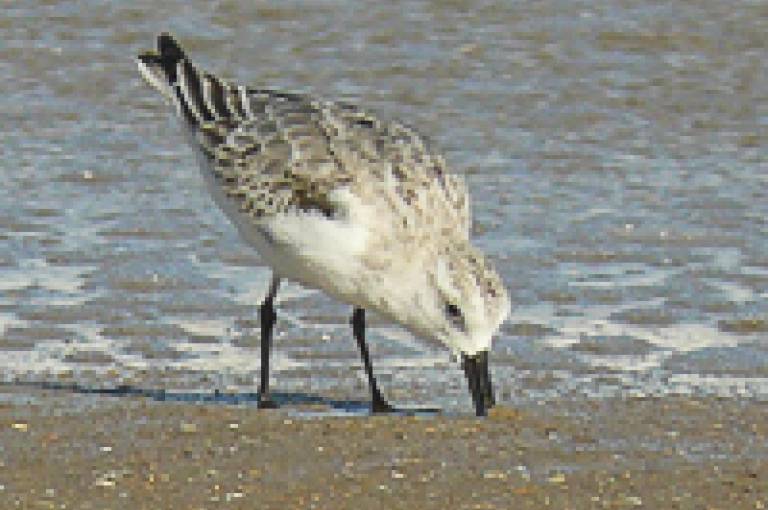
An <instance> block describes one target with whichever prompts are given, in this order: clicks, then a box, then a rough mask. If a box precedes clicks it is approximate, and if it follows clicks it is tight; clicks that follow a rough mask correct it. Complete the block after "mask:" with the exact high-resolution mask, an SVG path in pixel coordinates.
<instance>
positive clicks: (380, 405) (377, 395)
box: [352, 308, 395, 413]
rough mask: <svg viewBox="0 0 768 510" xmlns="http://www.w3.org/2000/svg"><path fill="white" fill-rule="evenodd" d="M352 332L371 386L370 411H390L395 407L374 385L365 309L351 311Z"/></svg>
mask: <svg viewBox="0 0 768 510" xmlns="http://www.w3.org/2000/svg"><path fill="white" fill-rule="evenodd" d="M352 333H353V334H354V335H355V340H357V346H358V347H360V356H362V358H363V364H364V365H365V373H366V374H368V386H370V388H371V411H373V412H374V413H391V412H392V411H394V410H395V408H394V407H392V406H391V405H389V404H388V403H387V401H386V400H384V397H382V396H381V392H379V387H378V386H377V385H376V378H375V377H374V376H373V367H372V366H371V358H370V357H369V356H368V346H366V345H365V310H363V309H362V308H355V310H354V311H353V312H352Z"/></svg>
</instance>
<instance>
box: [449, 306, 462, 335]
mask: <svg viewBox="0 0 768 510" xmlns="http://www.w3.org/2000/svg"><path fill="white" fill-rule="evenodd" d="M445 316H446V318H447V319H448V321H449V322H450V323H451V324H452V325H453V327H455V328H456V329H458V330H461V331H464V330H465V329H466V326H465V324H464V315H463V314H462V313H461V309H459V307H458V306H456V305H454V304H453V303H446V304H445Z"/></svg>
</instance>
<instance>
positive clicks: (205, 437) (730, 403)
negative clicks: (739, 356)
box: [0, 386, 768, 510]
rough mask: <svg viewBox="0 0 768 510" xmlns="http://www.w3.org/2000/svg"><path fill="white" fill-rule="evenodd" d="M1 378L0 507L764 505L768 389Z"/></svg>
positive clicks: (767, 469) (767, 486) (766, 504)
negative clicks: (219, 389)
mask: <svg viewBox="0 0 768 510" xmlns="http://www.w3.org/2000/svg"><path fill="white" fill-rule="evenodd" d="M0 391H2V393H0V445H1V446H0V488H1V490H0V508H82V509H87V508H94V509H95V508H99V509H102V508H130V509H143V508H146V509H150V508H152V509H155V508H189V509H203V508H275V509H287V508H339V509H346V508H350V509H352V508H354V509H363V508H414V509H416V508H419V509H421V508H440V509H448V508H450V509H453V508H467V509H470V508H472V509H493V508H547V507H549V508H558V509H567V508H572V509H580V508H657V509H661V508H664V509H721V508H722V509H725V508H727V509H729V510H731V509H762V508H766V507H768V445H767V444H766V437H768V419H767V418H768V405H767V404H765V403H760V402H755V401H749V400H738V399H717V398H704V397H702V398H689V397H667V398H663V399H647V398H646V399H613V400H594V399H585V398H583V397H578V396H572V397H570V398H566V397H563V398H561V399H559V400H557V401H549V402H546V403H543V402H542V403H541V404H542V405H535V404H533V405H530V406H526V407H522V408H518V409H513V408H511V407H509V406H501V407H497V408H496V409H494V412H493V413H492V415H491V416H490V417H489V418H487V419H475V418H472V417H468V416H466V417H464V416H429V417H424V416H421V417H418V416H416V417H415V416H374V417H371V416H354V415H349V416H341V417H339V416H329V415H328V413H327V411H328V409H327V408H323V407H320V406H318V407H307V408H304V409H299V408H296V407H292V406H291V407H286V408H283V409H279V410H274V411H259V410H257V409H255V408H254V407H253V406H234V405H222V404H184V403H171V402H157V401H154V400H152V399H148V398H140V397H125V398H116V397H105V396H92V395H78V394H73V393H72V392H67V391H46V390H30V389H27V388H16V387H13V386H8V387H5V388H3V389H2V390H0ZM300 412H303V413H305V414H303V415H302V416H301V417H298V416H297V413H300ZM313 413H314V414H315V416H312V415H313Z"/></svg>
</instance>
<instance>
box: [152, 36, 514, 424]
mask: <svg viewBox="0 0 768 510" xmlns="http://www.w3.org/2000/svg"><path fill="white" fill-rule="evenodd" d="M137 62H138V66H139V70H140V72H141V74H142V76H143V77H144V78H145V79H146V81H147V82H149V84H150V85H152V86H153V87H154V88H156V89H157V90H158V91H159V92H160V93H161V94H162V95H163V96H165V98H166V99H167V100H168V101H170V102H171V103H172V104H173V105H175V107H176V111H177V113H178V116H179V117H180V118H181V120H182V124H183V125H184V127H185V132H186V134H187V136H188V139H189V141H190V143H191V144H192V146H193V147H194V148H195V149H196V152H197V155H198V159H199V162H200V168H201V172H202V174H203V177H204V179H205V181H206V183H207V185H208V189H209V191H210V192H211V194H212V195H213V197H214V199H215V201H216V203H217V204H218V205H219V207H221V208H222V209H223V210H224V212H225V214H226V215H227V216H228V217H229V219H230V220H231V221H232V222H233V223H234V224H235V226H236V227H237V229H238V231H239V232H240V234H241V236H242V237H243V238H244V239H245V240H246V241H247V242H248V243H250V244H251V245H252V246H253V247H254V248H255V249H256V250H257V251H258V252H259V254H260V255H261V257H262V258H263V259H264V260H265V261H266V262H267V263H268V264H269V265H270V266H271V268H272V270H273V276H272V281H271V284H270V287H269V291H268V293H267V296H266V298H265V300H264V302H263V303H262V304H261V308H260V318H261V381H260V387H259V392H260V399H259V406H260V407H273V406H274V402H273V401H272V400H271V399H270V395H269V350H270V346H271V343H272V328H273V326H274V323H275V320H276V314H275V308H274V299H275V295H276V294H277V291H278V287H279V285H280V280H281V279H290V280H293V281H296V282H298V283H300V284H302V285H304V286H307V287H310V288H315V289H320V290H322V291H324V292H325V293H327V294H329V295H330V296H332V297H334V298H336V299H338V300H340V301H342V302H344V303H348V304H350V305H352V306H353V313H352V318H351V323H352V331H353V334H354V337H355V339H356V340H357V343H358V346H359V348H360V353H361V356H362V359H363V363H364V365H365V370H366V373H367V376H368V382H369V385H370V389H371V403H372V410H373V412H387V411H392V410H393V408H392V407H391V406H390V405H389V404H388V403H387V402H386V400H385V399H384V398H383V397H382V395H381V393H380V391H379V389H378V387H377V385H376V379H375V377H374V375H373V368H372V365H371V362H370V357H369V355H368V348H367V346H366V343H365V310H366V309H369V310H375V311H376V312H379V313H381V314H382V315H384V316H386V317H388V318H390V319H392V320H394V321H395V322H397V323H399V324H400V325H402V326H404V327H405V328H407V329H408V330H410V331H411V332H412V333H414V334H416V335H417V336H420V337H423V338H425V339H430V340H437V341H439V342H442V344H444V345H445V346H447V347H448V348H450V349H451V350H452V351H453V352H454V354H456V355H460V356H461V359H462V365H463V368H464V372H465V375H466V378H467V381H468V384H469V389H470V392H471V394H472V399H473V402H474V405H475V411H476V413H477V415H478V416H481V415H485V414H486V413H487V410H488V409H489V408H490V407H491V406H493V404H494V396H493V390H492V386H491V379H490V374H489V371H488V351H489V349H490V347H491V339H492V336H493V335H494V334H495V332H496V331H497V330H498V328H499V326H500V324H501V323H502V322H503V321H504V320H505V319H506V317H507V315H508V313H509V308H510V304H509V298H508V297H507V293H506V290H505V289H504V286H503V284H502V282H501V279H500V278H499V276H498V274H497V273H496V272H495V271H494V269H492V267H491V266H490V264H489V263H488V261H487V260H486V259H485V257H484V256H483V255H482V254H481V253H480V252H479V251H478V250H477V249H475V248H474V247H473V246H472V245H471V244H470V239H469V237H470V211H469V208H470V204H469V195H468V193H467V189H466V186H465V184H464V181H463V179H462V178H461V177H459V176H457V175H454V174H450V173H447V171H446V164H445V161H444V159H443V157H442V156H441V155H440V154H439V153H438V152H436V151H435V150H434V148H433V147H431V145H430V144H429V143H428V142H427V140H426V139H425V138H424V137H423V136H421V135H420V134H419V133H417V132H416V131H414V130H413V129H411V128H409V127H407V126H405V125H403V124H401V123H399V122H396V121H384V120H382V119H381V118H379V117H377V116H375V115H373V114H371V113H370V112H368V111H365V110H364V109H361V108H358V107H356V106H353V105H349V104H345V103H341V102H332V101H323V100H318V99H315V98H313V97H310V96H307V95H303V94H295V93H286V92H280V91H274V90H267V89H261V88H253V87H247V86H244V85H238V84H235V83H230V82H227V81H224V80H222V79H220V78H218V77H216V76H214V75H212V74H210V73H207V72H205V71H202V70H200V69H198V68H197V67H196V66H195V65H194V64H193V63H192V62H191V61H190V60H189V59H188V58H187V56H186V54H185V53H184V51H183V50H182V48H181V46H180V45H179V44H178V43H177V42H176V41H175V40H174V38H173V37H172V36H170V35H168V34H161V35H160V36H159V37H158V39H157V51H151V52H146V53H142V54H140V55H139V57H138V60H137Z"/></svg>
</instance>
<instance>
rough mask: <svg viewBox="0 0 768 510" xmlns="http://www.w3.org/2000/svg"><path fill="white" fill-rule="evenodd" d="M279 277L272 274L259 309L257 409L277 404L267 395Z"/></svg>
mask: <svg viewBox="0 0 768 510" xmlns="http://www.w3.org/2000/svg"><path fill="white" fill-rule="evenodd" d="M279 286H280V279H279V278H277V277H276V276H272V282H271V283H270V285H269V292H268V293H267V297H266V298H264V302H263V303H262V304H261V308H260V309H259V318H260V319H261V383H260V384H259V409H273V408H275V407H277V404H275V402H274V401H273V400H272V399H271V398H270V396H269V349H270V347H271V346H272V330H273V328H274V326H275V320H276V319H277V314H276V313H275V295H276V294H277V288H278V287H279Z"/></svg>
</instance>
